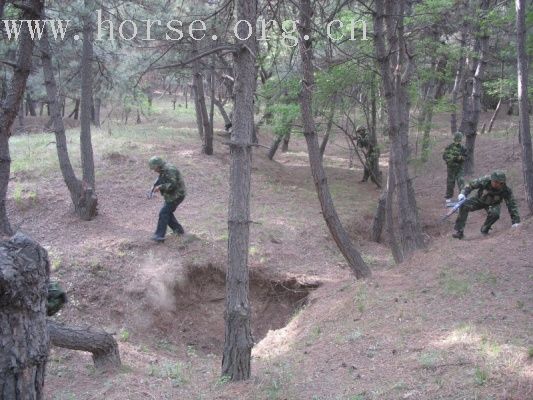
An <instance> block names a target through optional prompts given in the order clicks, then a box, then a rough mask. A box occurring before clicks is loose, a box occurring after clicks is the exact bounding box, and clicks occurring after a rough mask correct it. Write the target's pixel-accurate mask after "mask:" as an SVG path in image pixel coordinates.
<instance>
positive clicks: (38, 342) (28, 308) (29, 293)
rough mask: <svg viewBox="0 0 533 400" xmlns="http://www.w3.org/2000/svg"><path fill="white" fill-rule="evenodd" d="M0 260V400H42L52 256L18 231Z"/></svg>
mask: <svg viewBox="0 0 533 400" xmlns="http://www.w3.org/2000/svg"><path fill="white" fill-rule="evenodd" d="M35 18H37V17H35ZM0 260H1V261H0V304H1V305H2V312H1V313H0V326H1V327H2V328H1V329H0V343H2V346H0V398H1V399H6V400H7V399H9V400H27V399H35V400H40V399H44V394H43V387H44V377H45V368H46V361H47V359H48V331H47V328H46V297H47V294H48V277H49V274H50V263H49V262H48V255H47V253H46V250H45V249H43V248H42V247H41V246H39V245H38V244H37V243H35V242H33V241H32V240H31V239H29V238H28V237H26V236H24V235H22V234H20V233H17V234H16V235H15V236H13V237H12V238H11V239H10V240H5V241H2V242H0Z"/></svg>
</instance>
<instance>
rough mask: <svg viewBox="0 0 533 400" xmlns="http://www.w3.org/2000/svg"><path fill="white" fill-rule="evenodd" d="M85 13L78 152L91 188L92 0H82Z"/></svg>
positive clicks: (84, 175)
mask: <svg viewBox="0 0 533 400" xmlns="http://www.w3.org/2000/svg"><path fill="white" fill-rule="evenodd" d="M84 5H85V10H84V12H85V13H86V14H85V15H84V16H83V18H82V19H83V50H82V55H81V104H80V109H81V115H80V125H81V131H80V154H81V169H82V180H83V182H85V183H86V184H87V185H88V186H90V187H91V188H92V189H93V190H94V189H95V179H94V157H93V145H92V140H91V105H92V102H93V101H92V98H93V70H92V65H93V64H92V60H93V42H92V41H93V27H92V21H91V11H92V8H93V7H92V5H93V3H92V0H85V1H84Z"/></svg>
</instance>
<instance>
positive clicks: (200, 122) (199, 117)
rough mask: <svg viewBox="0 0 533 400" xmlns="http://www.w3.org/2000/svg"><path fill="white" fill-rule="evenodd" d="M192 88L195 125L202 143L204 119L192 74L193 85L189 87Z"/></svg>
mask: <svg viewBox="0 0 533 400" xmlns="http://www.w3.org/2000/svg"><path fill="white" fill-rule="evenodd" d="M191 89H192V95H193V96H194V108H195V111H196V126H197V127H198V135H199V136H200V139H201V140H202V143H203V141H204V135H205V133H204V121H203V118H202V109H201V107H200V101H199V100H198V99H199V96H198V94H197V93H198V88H197V86H196V78H195V77H194V75H193V85H192V87H191Z"/></svg>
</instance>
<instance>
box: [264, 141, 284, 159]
mask: <svg viewBox="0 0 533 400" xmlns="http://www.w3.org/2000/svg"><path fill="white" fill-rule="evenodd" d="M281 139H282V136H279V135H278V136H276V137H275V138H274V140H273V141H272V145H271V146H270V149H269V150H268V154H267V157H268V159H269V160H273V159H274V156H275V155H276V151H278V147H279V144H280V143H281Z"/></svg>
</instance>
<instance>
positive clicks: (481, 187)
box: [463, 175, 520, 224]
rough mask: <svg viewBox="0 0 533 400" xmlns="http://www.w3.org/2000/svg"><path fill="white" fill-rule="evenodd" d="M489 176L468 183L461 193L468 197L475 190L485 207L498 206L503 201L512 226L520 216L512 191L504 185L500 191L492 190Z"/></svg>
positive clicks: (517, 221) (518, 220)
mask: <svg viewBox="0 0 533 400" xmlns="http://www.w3.org/2000/svg"><path fill="white" fill-rule="evenodd" d="M490 181H491V179H490V176H489V175H487V176H484V177H482V178H478V179H474V180H473V181H470V182H468V184H466V185H465V187H464V188H463V193H464V195H465V196H468V195H469V193H470V192H471V191H472V190H475V189H477V197H478V199H479V200H481V202H483V203H484V204H486V205H487V206H494V205H497V204H500V203H501V202H502V200H505V204H506V205H507V210H508V211H509V215H510V216H511V221H512V222H513V224H517V223H519V222H520V214H519V212H518V204H517V203H516V200H515V198H514V196H513V191H512V190H511V188H510V187H508V186H507V185H505V186H504V187H503V188H502V189H499V190H498V189H494V188H493V187H492V186H491V184H490Z"/></svg>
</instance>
